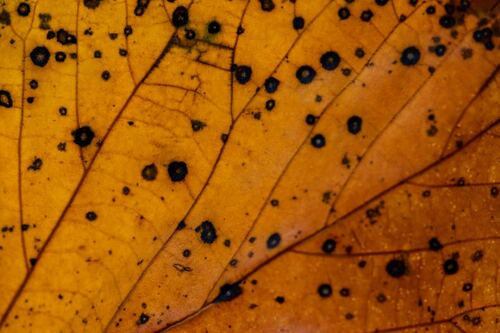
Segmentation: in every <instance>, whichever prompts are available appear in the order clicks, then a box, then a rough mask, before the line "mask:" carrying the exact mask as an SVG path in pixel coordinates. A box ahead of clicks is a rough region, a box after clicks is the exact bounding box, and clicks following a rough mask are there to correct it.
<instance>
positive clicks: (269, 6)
mask: <svg viewBox="0 0 500 333" xmlns="http://www.w3.org/2000/svg"><path fill="white" fill-rule="evenodd" d="M259 2H260V8H261V9H262V10H263V11H265V12H270V11H272V10H273V9H274V7H275V6H274V2H273V0H259Z"/></svg>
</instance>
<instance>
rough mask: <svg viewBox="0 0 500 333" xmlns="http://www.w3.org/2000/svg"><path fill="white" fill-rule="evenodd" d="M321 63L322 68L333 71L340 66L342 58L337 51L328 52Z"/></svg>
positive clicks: (324, 54) (321, 58) (321, 59)
mask: <svg viewBox="0 0 500 333" xmlns="http://www.w3.org/2000/svg"><path fill="white" fill-rule="evenodd" d="M319 62H320V63H321V66H322V67H323V68H324V69H326V70H327V71H333V70H334V69H335V68H337V67H338V66H339V64H340V56H339V54H338V53H337V52H335V51H328V52H326V53H323V55H322V56H321V57H320V59H319Z"/></svg>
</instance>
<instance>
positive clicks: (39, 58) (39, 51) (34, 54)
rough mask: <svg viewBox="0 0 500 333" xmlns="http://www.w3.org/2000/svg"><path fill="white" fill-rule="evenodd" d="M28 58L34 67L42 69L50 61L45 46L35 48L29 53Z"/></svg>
mask: <svg viewBox="0 0 500 333" xmlns="http://www.w3.org/2000/svg"><path fill="white" fill-rule="evenodd" d="M30 58H31V61H32V62H33V64H35V65H36V66H39V67H44V66H45V65H47V63H48V62H49V59H50V52H49V49H47V48H46V47H45V46H37V47H35V48H34V49H33V50H32V51H31V53H30Z"/></svg>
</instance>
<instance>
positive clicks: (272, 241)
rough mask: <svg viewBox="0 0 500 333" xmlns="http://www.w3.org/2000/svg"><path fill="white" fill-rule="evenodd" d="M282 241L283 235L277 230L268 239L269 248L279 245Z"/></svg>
mask: <svg viewBox="0 0 500 333" xmlns="http://www.w3.org/2000/svg"><path fill="white" fill-rule="evenodd" d="M280 242H281V236H280V234H278V233H277V232H275V233H274V234H272V235H271V236H269V238H268V239H267V248H268V249H274V248H275V247H277V246H278V245H279V244H280Z"/></svg>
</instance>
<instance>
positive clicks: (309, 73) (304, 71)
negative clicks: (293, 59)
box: [295, 65, 316, 84]
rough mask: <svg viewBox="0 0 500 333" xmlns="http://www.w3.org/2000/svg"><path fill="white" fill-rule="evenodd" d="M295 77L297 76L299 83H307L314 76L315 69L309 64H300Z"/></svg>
mask: <svg viewBox="0 0 500 333" xmlns="http://www.w3.org/2000/svg"><path fill="white" fill-rule="evenodd" d="M295 77H296V78H297V80H299V82H300V83H302V84H309V83H311V82H312V81H313V80H314V78H315V77H316V71H315V70H314V68H312V67H311V66H308V65H303V66H300V67H299V69H297V72H296V73H295Z"/></svg>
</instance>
